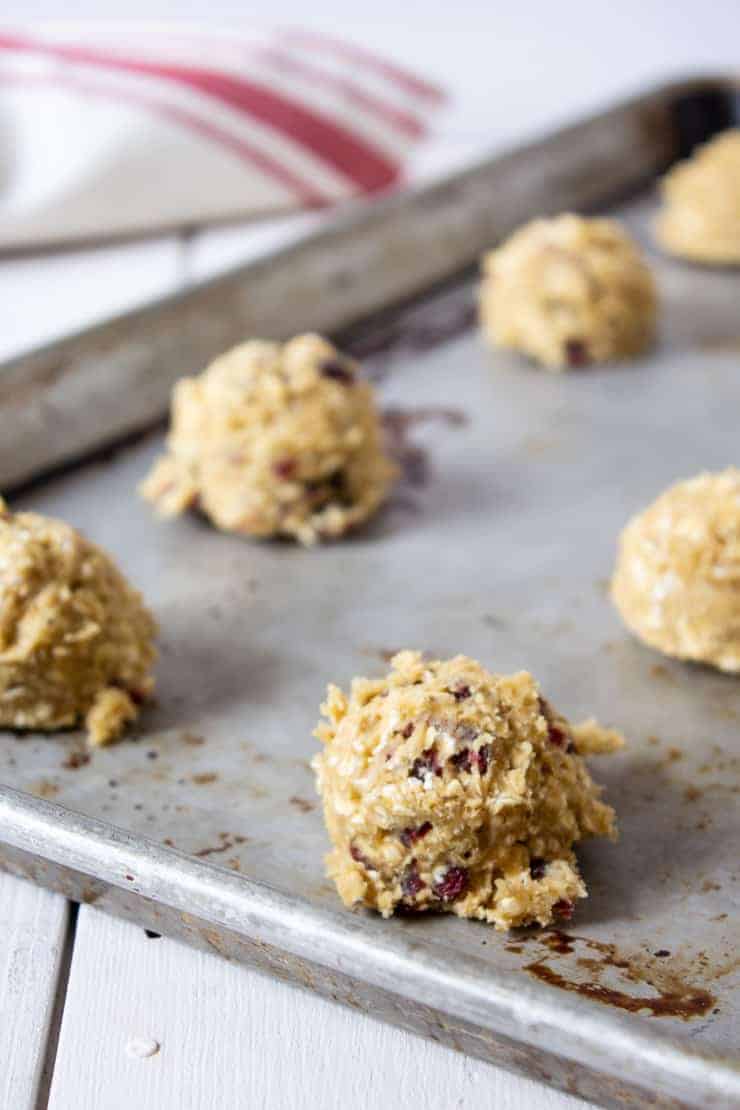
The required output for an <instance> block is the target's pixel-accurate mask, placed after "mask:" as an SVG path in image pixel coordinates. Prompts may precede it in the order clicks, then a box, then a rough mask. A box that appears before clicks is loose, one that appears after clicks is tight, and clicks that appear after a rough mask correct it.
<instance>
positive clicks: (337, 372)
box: [319, 358, 355, 385]
mask: <svg viewBox="0 0 740 1110" xmlns="http://www.w3.org/2000/svg"><path fill="white" fill-rule="evenodd" d="M319 371H320V372H321V376H322V377H324V378H330V379H331V381H333V382H341V384H342V385H354V381H355V376H354V374H353V373H352V371H351V370H348V369H347V367H346V366H345V365H344V363H343V362H340V360H339V359H338V358H325V359H324V360H323V362H322V363H321V364H320V365H319Z"/></svg>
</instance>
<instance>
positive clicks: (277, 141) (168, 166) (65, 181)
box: [0, 25, 444, 249]
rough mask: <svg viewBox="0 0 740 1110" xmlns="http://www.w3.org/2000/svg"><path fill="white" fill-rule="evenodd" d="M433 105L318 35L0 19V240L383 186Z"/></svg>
mask: <svg viewBox="0 0 740 1110" xmlns="http://www.w3.org/2000/svg"><path fill="white" fill-rule="evenodd" d="M443 100H444V97H443V94H442V92H441V90H440V89H439V88H437V87H436V86H435V85H433V84H431V83H429V82H427V81H425V80H423V79H421V78H419V77H417V76H415V75H414V74H413V73H411V72H409V71H407V70H406V69H403V68H401V67H399V66H397V65H395V64H394V63H391V62H389V61H387V60H386V59H384V58H382V57H379V56H377V55H375V54H372V53H370V52H369V51H366V50H365V49H364V48H362V47H358V46H356V45H351V44H349V43H347V42H344V41H342V40H339V39H336V38H333V37H331V36H328V35H324V34H318V33H315V32H308V31H300V30H284V31H273V32H269V33H267V32H262V31H254V32H248V33H246V32H243V31H239V32H228V33H227V32H221V33H213V32H211V31H205V30H203V29H200V28H197V29H192V30H189V29H187V28H182V27H177V28H175V27H162V26H150V27H147V26H139V27H132V26H124V27H111V26H110V25H106V26H105V27H103V26H96V27H94V28H93V27H88V28H84V27H83V28H81V27H79V26H69V27H65V28H54V29H53V30H45V31H43V32H38V31H36V30H30V29H17V28H16V29H7V30H2V29H0V249H11V248H29V247H41V246H47V245H58V244H64V243H71V242H75V241H80V240H93V241H94V240H101V239H106V238H110V237H112V236H117V235H126V234H141V233H146V232H154V231H160V230H163V229H168V228H176V227H180V228H181V227H187V226H196V225H199V224H203V223H206V222H209V221H215V220H227V219H234V218H237V217H245V216H250V215H253V216H257V215H260V214H265V213H270V212H272V213H276V212H280V211H288V210H295V209H297V208H309V207H321V206H326V205H330V204H336V203H337V202H340V201H342V200H345V199H347V198H349V197H352V196H357V195H359V194H363V193H376V192H380V191H382V190H386V189H389V188H391V187H393V186H395V185H397V184H398V182H399V181H400V180H401V177H402V171H403V162H404V159H405V157H406V156H407V155H408V153H409V151H410V149H411V148H412V147H413V145H414V144H415V143H417V142H418V141H419V140H420V139H421V138H423V136H424V135H425V133H426V131H427V129H428V126H429V123H430V120H431V117H432V115H433V113H434V112H435V110H437V109H438V107H439V106H440V105H441V103H442V102H443Z"/></svg>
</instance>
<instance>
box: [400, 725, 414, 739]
mask: <svg viewBox="0 0 740 1110" xmlns="http://www.w3.org/2000/svg"><path fill="white" fill-rule="evenodd" d="M413 731H414V722H413V721H409V723H408V724H407V725H404V727H403V728H402V729H401V736H403V738H404V740H408V738H409V737H410V736H411V733H412V732H413Z"/></svg>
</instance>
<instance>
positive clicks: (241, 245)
mask: <svg viewBox="0 0 740 1110" xmlns="http://www.w3.org/2000/svg"><path fill="white" fill-rule="evenodd" d="M42 18H43V19H50V20H56V19H62V18H63V19H65V20H71V19H85V18H93V19H98V20H100V19H106V20H115V19H118V20H120V19H160V20H172V19H178V20H189V21H196V22H198V21H200V22H207V23H208V25H209V26H216V25H226V26H228V25H229V24H231V25H238V24H240V23H244V22H248V21H250V20H251V21H252V22H255V23H258V24H260V25H264V26H269V25H275V24H278V25H302V26H304V27H313V28H317V29H322V30H327V31H331V32H332V33H335V34H339V35H342V36H345V37H347V38H351V39H354V40H356V41H357V42H359V43H362V44H365V45H366V46H370V47H373V48H375V49H377V50H379V51H381V52H382V53H384V54H386V55H388V56H391V57H395V58H396V59H397V60H398V61H400V62H405V63H407V64H411V65H412V66H414V67H415V68H416V69H417V70H418V71H419V72H420V73H421V74H422V75H425V76H429V77H432V78H436V79H437V80H439V81H440V82H441V83H443V84H444V85H446V86H447V87H448V88H449V90H450V91H451V92H452V93H453V94H454V96H455V102H454V105H453V106H452V107H451V108H450V109H449V110H447V111H446V112H445V113H444V115H443V117H442V118H441V119H440V122H439V127H438V130H437V135H436V137H435V140H434V141H433V143H431V144H430V145H429V146H428V147H427V148H426V149H425V150H424V151H423V152H422V153H421V154H420V155H419V157H418V158H417V159H416V163H415V167H414V173H415V174H416V175H421V176H425V177H426V176H429V175H430V174H433V173H435V172H440V171H441V170H442V169H446V168H452V167H453V166H455V165H456V164H459V163H461V162H463V161H465V160H468V159H470V158H471V157H473V156H475V155H476V154H478V153H482V152H483V151H486V150H488V149H490V148H495V147H497V146H500V145H502V144H505V143H510V142H514V141H518V140H519V139H522V138H524V137H525V136H531V135H532V134H534V133H536V132H539V131H542V130H543V129H545V128H546V127H548V126H552V125H553V124H556V123H558V122H560V121H563V120H566V119H569V118H571V117H572V116H574V115H578V114H583V113H584V112H586V111H588V110H591V109H593V108H595V107H598V106H600V105H602V104H604V103H606V102H608V101H610V100H613V99H614V98H615V97H617V96H618V95H620V94H622V93H624V92H625V91H632V90H634V89H636V88H639V87H640V86H643V85H648V84H653V83H656V82H657V81H659V80H660V79H662V78H666V77H675V76H680V75H684V74H686V73H693V72H697V71H701V70H703V71H705V72H716V71H728V70H732V69H738V70H740V2H738V0H713V2H711V3H709V2H708V0H704V3H701V2H698V0H697V2H691V3H689V2H687V0H673V2H669V0H642V2H636V0H621V2H620V3H616V2H614V3H603V2H602V3H599V2H597V0H593V2H592V3H587V2H584V0H557V2H554V0H552V2H551V0H528V2H525V0H518V2H517V0H509V2H507V3H495V2H493V0H488V2H482V0H479V2H475V0H454V2H452V0H445V2H444V3H441V2H439V0H427V2H426V3H413V2H412V0H364V2H363V0H354V2H352V0H311V2H306V0H304V2H299V0H271V2H270V3H269V4H268V3H265V2H263V3H256V4H252V5H249V4H246V3H244V2H237V0H208V2H207V3H206V0H179V2H177V3H175V2H174V0H171V2H169V3H167V2H164V0H159V2H155V0H128V2H127V3H125V4H124V3H122V2H119V0H115V2H109V3H105V2H104V0H82V2H80V0H78V2H76V3H64V4H61V3H59V2H53V0H6V2H5V4H4V5H3V10H2V19H3V22H5V23H13V22H19V21H26V22H29V21H30V22H33V21H35V20H38V19H42ZM281 234H284V232H283V231H281V229H280V228H275V227H271V228H267V229H265V228H263V229H261V230H260V231H259V232H257V233H255V232H254V231H252V230H250V229H249V228H241V229H230V230H219V231H217V232H210V233H206V234H204V235H201V236H199V237H197V239H196V241H195V242H194V243H192V244H191V245H190V247H189V248H188V251H187V254H186V255H184V253H183V250H182V248H181V246H180V245H179V244H178V242H177V241H176V240H174V239H166V238H165V239H158V240H153V241H149V242H141V243H136V244H129V245H126V246H120V247H116V248H114V249H110V248H108V249H106V250H101V251H92V252H90V251H86V252H81V251H76V252H71V253H69V254H57V255H54V256H53V257H50V258H47V259H34V258H23V259H14V260H11V261H8V260H6V261H4V262H2V261H0V354H1V355H9V354H11V353H14V352H17V351H19V350H20V349H22V348H24V347H25V346H28V345H30V344H32V343H34V342H38V341H40V340H42V339H47V338H50V337H52V336H53V335H55V334H59V333H60V332H63V331H65V330H67V329H69V328H71V327H73V326H78V325H80V324H84V323H87V322H90V321H92V320H94V319H96V318H98V317H100V316H101V315H103V314H108V313H110V312H114V311H119V310H121V309H123V308H125V307H127V306H129V305H131V304H133V303H135V302H137V301H140V300H143V299H146V298H148V297H151V296H154V295H156V294H158V293H161V292H163V291H167V290H170V289H172V288H176V287H177V286H178V285H180V284H181V283H182V282H183V280H185V279H188V278H192V277H198V276H201V275H203V274H206V273H209V272H213V270H214V269H218V268H219V267H221V266H223V265H225V264H227V263H231V262H233V261H238V260H240V259H242V258H244V257H247V256H248V255H251V254H254V252H255V251H256V250H259V249H264V248H265V246H267V245H269V243H270V242H271V241H273V240H274V238H275V237H276V236H278V235H281ZM70 960H71V966H70V967H69V968H68V982H67V973H66V970H65V968H66V965H67V964H68V963H69V961H70ZM65 984H66V985H65ZM60 1016H61V1032H60V1035H59V1043H58V1051H57V1052H56V1057H55V1059H54V1053H53V1052H51V1053H50V1052H49V1051H48V1044H47V1042H48V1041H49V1037H50V1034H51V1041H52V1042H53V1041H54V1040H55V1038H56V1034H55V1032H54V1030H55V1029H56V1028H57V1026H58V1024H59V1018H60ZM137 1038H140V1039H141V1038H143V1039H144V1040H146V1039H153V1040H156V1041H157V1042H158V1043H159V1045H160V1046H161V1047H160V1049H159V1051H158V1053H157V1054H156V1055H155V1056H152V1057H150V1058H142V1057H140V1056H136V1055H131V1054H130V1053H131V1042H132V1041H135V1040H136V1039H137ZM50 1061H51V1064H53V1067H52V1066H51V1065H50ZM45 1068H46V1074H44V1069H45ZM52 1072H53V1076H52V1074H51V1073H52ZM49 1091H50V1101H49V1105H50V1106H52V1107H53V1110H73V1108H74V1110H88V1108H90V1110H123V1108H127V1110H128V1108H134V1107H135V1108H136V1110H170V1108H172V1110H185V1108H192V1110H211V1108H213V1110H232V1108H237V1107H263V1106H264V1107H269V1108H270V1110H273V1108H275V1110H282V1108H286V1110H288V1108H290V1110H293V1108H296V1110H300V1108H302V1107H306V1108H309V1107H311V1108H313V1107H316V1108H322V1110H323V1108H324V1107H326V1108H333V1107H337V1108H339V1107H340V1106H342V1107H352V1108H364V1107H368V1108H370V1107H372V1108H374V1107H378V1108H381V1107H384V1108H393V1107H396V1106H403V1105H418V1106H423V1107H425V1108H427V1110H446V1108H447V1107H458V1108H460V1107H462V1108H466V1107H471V1108H472V1107H474V1106H475V1107H476V1108H481V1110H484V1108H494V1107H495V1108H496V1110H524V1108H525V1107H526V1108H530V1107H542V1108H555V1107H558V1108H561V1110H562V1108H565V1107H571V1108H573V1110H575V1107H576V1106H579V1105H583V1104H581V1103H576V1102H575V1101H574V1100H572V1099H570V1098H567V1097H565V1096H560V1095H556V1094H555V1093H553V1092H550V1091H547V1090H545V1089H544V1088H541V1087H539V1086H537V1085H535V1084H532V1083H528V1082H525V1081H522V1080H516V1079H512V1078H510V1077H507V1076H506V1075H504V1074H503V1073H501V1072H499V1071H498V1070H496V1069H493V1068H490V1067H487V1066H485V1065H482V1064H480V1063H477V1062H476V1061H472V1060H467V1059H465V1058H463V1057H461V1056H458V1055H456V1054H454V1053H452V1052H448V1051H447V1050H444V1049H441V1048H439V1047H438V1046H435V1045H431V1044H428V1043H425V1042H423V1041H421V1040H418V1039H416V1038H412V1037H409V1036H406V1035H404V1034H401V1033H399V1032H397V1031H394V1030H391V1029H388V1028H386V1027H383V1026H380V1025H378V1024H377V1023H375V1022H373V1021H371V1020H370V1019H365V1018H361V1017H359V1016H358V1015H356V1014H352V1013H349V1012H345V1011H343V1010H340V1009H339V1008H337V1007H334V1006H332V1005H329V1004H327V1003H322V1002H318V1001H317V1000H314V999H312V998H311V997H310V996H308V995H304V994H300V993H298V992H297V991H294V990H292V989H290V988H287V987H284V986H279V985H278V984H274V983H271V982H270V981H268V980H265V979H262V978H260V977H258V976H256V975H254V974H253V973H251V972H248V971H247V970H245V969H242V968H236V967H232V966H231V965H229V964H227V963H226V962H224V961H221V960H220V959H218V958H216V957H209V956H205V955H202V954H198V953H193V952H190V951H189V950H187V949H185V948H183V947H181V946H180V945H177V944H175V943H174V942H171V941H168V940H166V939H162V940H157V941H152V940H147V939H146V937H145V935H144V933H143V931H142V930H141V929H138V928H136V927H134V926H130V925H126V924H123V923H120V922H115V921H112V920H109V919H107V918H105V917H103V916H102V915H101V914H99V913H98V912H96V911H95V910H94V909H91V908H90V907H85V906H83V907H82V908H81V910H80V915H79V921H78V925H77V929H76V933H75V934H74V935H73V934H72V932H71V930H70V918H69V909H68V907H67V905H66V903H65V902H64V900H63V899H61V898H58V897H56V896H53V895H48V894H43V893H40V892H36V891H35V890H34V888H32V887H29V886H27V885H26V884H24V883H20V882H18V881H17V880H12V879H8V878H0V1107H1V1108H7V1110H25V1108H26V1107H28V1108H29V1110H30V1108H31V1107H36V1106H39V1107H42V1106H44V1105H46V1103H47V1097H48V1095H49Z"/></svg>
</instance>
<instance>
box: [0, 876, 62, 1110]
mask: <svg viewBox="0 0 740 1110" xmlns="http://www.w3.org/2000/svg"><path fill="white" fill-rule="evenodd" d="M69 922H70V913H69V903H68V902H67V901H66V899H65V898H63V897H62V896H61V895H59V894H51V893H49V892H48V891H46V890H41V889H39V888H38V887H35V886H32V884H31V883H27V882H25V881H24V880H22V879H16V878H14V877H13V876H12V875H0V1106H2V1107H7V1108H8V1110H34V1108H35V1107H36V1106H37V1105H38V1104H39V1097H40V1096H41V1097H42V1098H43V1090H44V1086H45V1079H44V1066H45V1062H46V1059H47V1055H48V1053H47V1049H51V1050H52V1055H53V1042H54V1035H55V1030H54V1022H55V999H56V996H57V985H58V983H59V979H60V971H61V969H62V967H63V963H64V949H65V941H66V939H67V931H68V927H69ZM62 986H63V983H62Z"/></svg>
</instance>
